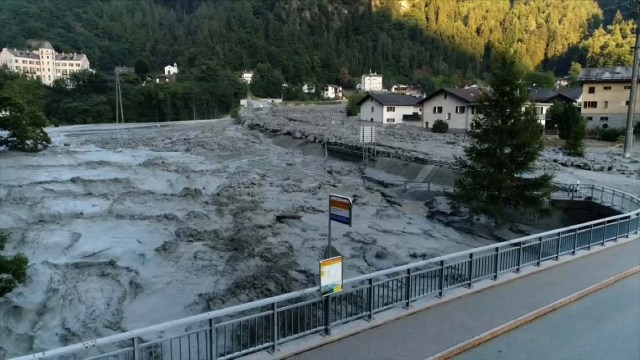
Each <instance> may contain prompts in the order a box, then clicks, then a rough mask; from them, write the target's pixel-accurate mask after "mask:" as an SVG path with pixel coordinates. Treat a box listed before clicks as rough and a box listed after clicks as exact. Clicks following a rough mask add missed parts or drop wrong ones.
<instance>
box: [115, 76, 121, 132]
mask: <svg viewBox="0 0 640 360" xmlns="http://www.w3.org/2000/svg"><path fill="white" fill-rule="evenodd" d="M115 73H116V124H117V123H119V122H120V111H119V109H120V97H119V96H118V92H119V89H120V85H119V83H118V79H119V78H118V69H116V70H115Z"/></svg>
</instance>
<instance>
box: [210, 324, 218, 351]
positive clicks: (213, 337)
mask: <svg viewBox="0 0 640 360" xmlns="http://www.w3.org/2000/svg"><path fill="white" fill-rule="evenodd" d="M217 335H218V331H217V329H216V324H215V323H214V322H213V318H211V319H209V354H211V359H217V358H218V347H217V346H216V347H215V350H214V346H213V344H214V343H216V342H217V341H218V337H217Z"/></svg>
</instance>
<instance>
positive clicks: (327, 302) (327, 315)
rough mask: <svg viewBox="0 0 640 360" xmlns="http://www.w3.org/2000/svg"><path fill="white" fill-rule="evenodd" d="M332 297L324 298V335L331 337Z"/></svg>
mask: <svg viewBox="0 0 640 360" xmlns="http://www.w3.org/2000/svg"><path fill="white" fill-rule="evenodd" d="M330 308H331V295H327V296H325V297H324V334H325V335H326V336H329V335H331V310H330Z"/></svg>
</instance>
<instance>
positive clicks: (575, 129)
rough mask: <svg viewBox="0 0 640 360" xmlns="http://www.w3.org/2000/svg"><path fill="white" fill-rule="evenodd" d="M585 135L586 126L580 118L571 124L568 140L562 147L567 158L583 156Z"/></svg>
mask: <svg viewBox="0 0 640 360" xmlns="http://www.w3.org/2000/svg"><path fill="white" fill-rule="evenodd" d="M586 135H587V124H586V122H585V121H584V120H583V119H582V118H578V122H577V123H575V124H572V128H571V133H570V134H569V139H567V142H566V143H565V145H564V151H566V152H567V155H569V156H580V157H583V156H584V138H585V136H586Z"/></svg>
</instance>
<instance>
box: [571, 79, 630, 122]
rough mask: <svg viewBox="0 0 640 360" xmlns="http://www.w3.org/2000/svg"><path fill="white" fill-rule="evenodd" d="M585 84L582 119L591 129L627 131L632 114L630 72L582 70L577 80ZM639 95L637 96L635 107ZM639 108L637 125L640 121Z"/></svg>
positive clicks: (583, 86)
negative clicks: (630, 106)
mask: <svg viewBox="0 0 640 360" xmlns="http://www.w3.org/2000/svg"><path fill="white" fill-rule="evenodd" d="M578 80H579V81H580V83H582V111H581V113H582V117H583V118H584V119H585V120H586V121H587V126H588V127H590V128H602V129H606V128H609V127H611V128H624V127H626V124H627V112H628V111H629V92H630V91H631V68H626V67H614V68H589V69H582V71H581V72H580V76H579V77H578ZM639 99H640V92H639V93H638V94H637V95H636V99H635V101H636V104H638V101H639ZM638 111H640V108H638V107H637V108H636V113H635V114H634V118H635V121H640V113H638Z"/></svg>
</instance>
